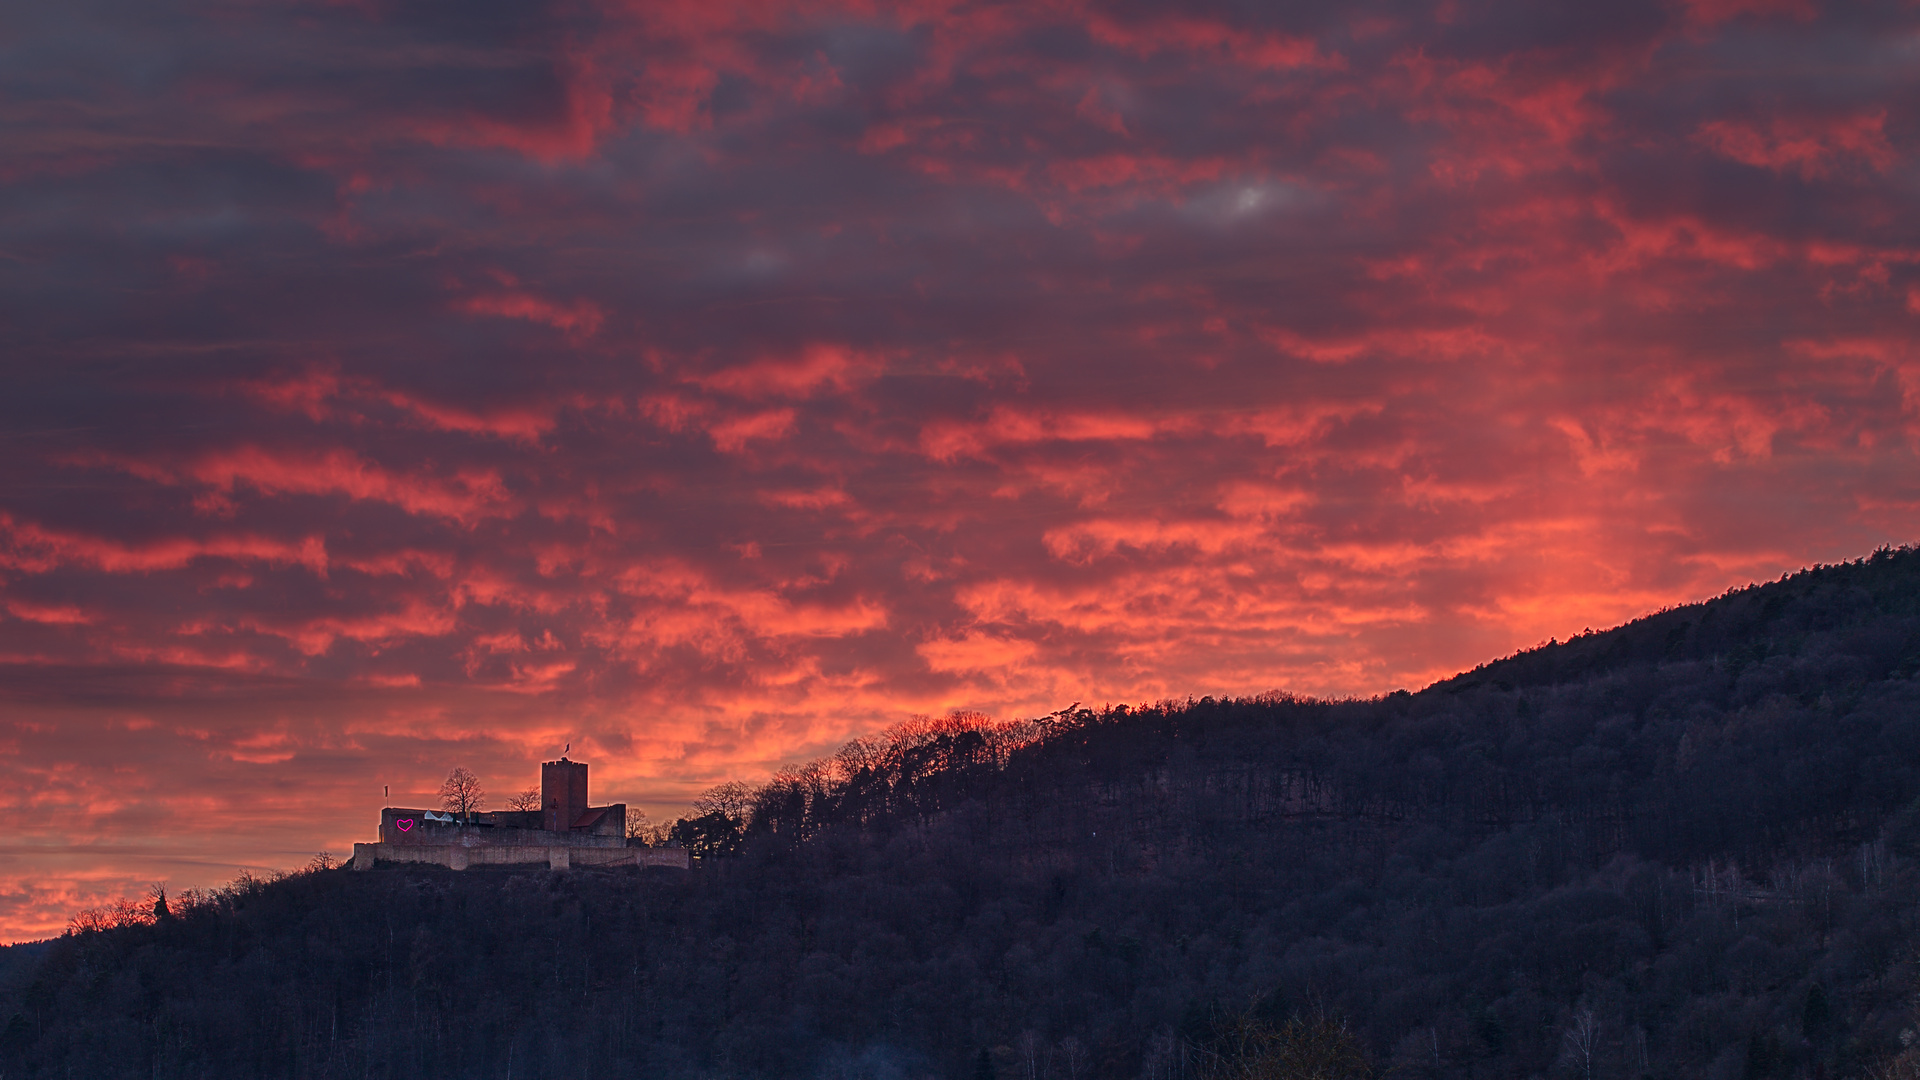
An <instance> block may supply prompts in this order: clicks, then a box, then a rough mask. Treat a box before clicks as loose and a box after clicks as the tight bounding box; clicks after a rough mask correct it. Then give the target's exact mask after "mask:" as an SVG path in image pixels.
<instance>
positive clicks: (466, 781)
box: [440, 765, 487, 816]
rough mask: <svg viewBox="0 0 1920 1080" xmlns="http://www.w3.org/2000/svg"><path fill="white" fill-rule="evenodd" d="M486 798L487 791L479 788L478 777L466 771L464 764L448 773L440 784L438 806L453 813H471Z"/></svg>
mask: <svg viewBox="0 0 1920 1080" xmlns="http://www.w3.org/2000/svg"><path fill="white" fill-rule="evenodd" d="M486 798H487V793H486V792H484V791H482V790H481V789H480V778H479V777H477V776H475V775H473V774H472V773H471V772H468V771H467V768H466V766H464V765H462V766H459V767H457V768H455V769H454V770H453V771H452V772H450V773H448V774H447V782H446V783H444V784H441V785H440V808H441V809H442V810H447V811H450V812H452V813H455V814H461V815H463V816H464V815H471V814H472V813H473V812H474V811H476V810H478V809H480V806H481V804H482V803H484V802H485V801H486Z"/></svg>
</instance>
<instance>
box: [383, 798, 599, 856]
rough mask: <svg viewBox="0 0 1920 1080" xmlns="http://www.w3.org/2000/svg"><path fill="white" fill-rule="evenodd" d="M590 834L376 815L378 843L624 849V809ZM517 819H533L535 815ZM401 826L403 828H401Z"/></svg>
mask: <svg viewBox="0 0 1920 1080" xmlns="http://www.w3.org/2000/svg"><path fill="white" fill-rule="evenodd" d="M607 809H608V811H609V812H608V813H607V815H606V816H605V817H603V818H602V819H601V821H600V823H599V824H598V825H597V826H596V827H595V828H594V829H592V830H590V831H589V830H585V829H581V830H561V831H559V832H548V831H547V830H545V829H539V828H515V827H514V826H512V825H499V824H494V823H493V822H490V821H487V820H486V819H485V817H484V816H482V818H481V820H479V821H476V822H474V823H472V824H468V823H467V822H464V821H455V822H451V823H449V822H443V821H428V820H427V818H426V811H424V810H410V809H407V808H405V807H389V808H387V809H385V810H382V811H380V842H381V843H383V844H397V845H405V846H409V847H419V846H424V847H435V846H445V845H448V844H458V845H462V846H466V847H479V846H489V847H497V846H506V847H553V846H556V845H564V846H568V847H625V846H626V844H627V837H626V825H625V823H626V806H625V804H620V803H616V804H615V805H614V806H611V807H608V808H607ZM514 816H515V817H516V818H519V817H528V818H531V817H537V816H538V815H535V814H526V815H520V814H515V815H514ZM496 820H497V819H496ZM402 824H405V825H406V828H404V829H403V828H401V827H400V826H401V825H402Z"/></svg>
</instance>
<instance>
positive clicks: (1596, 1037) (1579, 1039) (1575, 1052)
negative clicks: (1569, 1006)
mask: <svg viewBox="0 0 1920 1080" xmlns="http://www.w3.org/2000/svg"><path fill="white" fill-rule="evenodd" d="M1560 1045H1561V1047H1562V1049H1563V1050H1564V1051H1565V1053H1566V1056H1567V1058H1568V1059H1569V1060H1571V1061H1572V1062H1573V1064H1574V1065H1575V1066H1577V1067H1578V1068H1579V1069H1580V1071H1581V1074H1582V1075H1584V1076H1585V1077H1586V1078H1587V1080H1593V1055H1594V1053H1595V1052H1596V1051H1597V1050H1599V1049H1600V1018H1599V1017H1597V1016H1595V1015H1593V1010H1592V1009H1587V1008H1582V1009H1581V1010H1580V1011H1579V1012H1576V1013H1574V1014H1573V1023H1572V1024H1571V1025H1569V1026H1568V1028H1567V1031H1566V1034H1564V1035H1562V1036H1561V1037H1560Z"/></svg>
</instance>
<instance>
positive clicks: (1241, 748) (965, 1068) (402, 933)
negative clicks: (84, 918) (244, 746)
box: [0, 550, 1920, 1080]
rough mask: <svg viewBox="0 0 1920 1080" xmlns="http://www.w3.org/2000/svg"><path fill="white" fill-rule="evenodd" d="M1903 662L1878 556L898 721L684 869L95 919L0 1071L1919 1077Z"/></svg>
mask: <svg viewBox="0 0 1920 1080" xmlns="http://www.w3.org/2000/svg"><path fill="white" fill-rule="evenodd" d="M1916 670H1920V552H1915V551H1911V550H1899V551H1890V550H1889V551H1881V552H1877V553H1875V554H1874V555H1873V556H1872V557H1870V558H1867V559H1863V560H1860V561H1857V562H1853V563H1847V564H1842V565H1837V566H1823V567H1817V568H1814V569H1811V570H1807V571H1803V572H1801V573H1798V574H1795V575H1792V576H1790V577H1787V578H1784V579H1782V580H1781V581H1778V582H1773V583H1769V584H1765V585H1761V586H1756V587H1752V588H1747V589H1742V590H1737V591H1734V592H1730V593H1728V594H1727V595H1725V596H1722V597H1719V598H1717V599H1715V600H1712V601H1709V602H1707V603H1704V604H1697V605H1690V606H1687V607H1683V608H1677V609H1674V610H1671V611H1666V612H1662V613H1659V614H1657V615H1653V616H1650V617H1648V618H1645V619H1641V620H1638V621H1636V622H1633V623H1631V624H1629V625H1627V626H1624V627H1620V628H1617V629H1614V630H1610V631H1606V632H1603V633H1592V634H1586V635H1583V636H1581V637H1579V638H1577V639H1574V640H1572V641H1569V642H1564V643H1560V642H1555V643H1550V644H1548V645H1546V646H1544V647H1541V648H1538V649H1533V650H1529V651H1527V652H1524V653H1521V654H1519V655H1516V656H1513V657H1510V658H1507V659H1504V660H1501V661H1497V662H1494V663H1491V664H1487V665H1485V666H1483V667H1481V668H1478V669H1475V670H1474V671H1472V672H1468V673H1465V674H1463V675H1460V676H1458V677H1456V678H1452V679H1448V680H1445V681H1443V682H1440V683H1437V684H1435V685H1434V686H1432V687H1429V688H1427V689H1425V690H1423V691H1421V692H1419V693H1406V692H1398V693H1395V694H1391V695H1388V696H1386V697H1383V698H1378V699H1373V700H1366V701H1316V700H1303V699H1295V698H1291V697H1287V696H1284V695H1278V696H1268V697H1262V698H1257V699H1249V700H1228V701H1216V700H1212V699H1203V700H1198V701H1188V702H1182V703H1171V704H1164V705H1160V706H1154V707H1149V708H1112V709H1105V710H1099V711H1094V710H1087V709H1080V708H1077V707H1076V708H1070V709H1066V710H1062V711H1061V712H1059V713H1056V714H1054V715H1052V716H1049V717H1044V718H1040V719H1038V720H1032V721H1024V722H1020V723H1013V724H994V723H991V722H987V721H985V720H984V719H983V718H977V717H966V716H958V717H951V718H948V719H946V720H944V721H930V722H924V723H918V724H911V725H904V726H903V727H901V728H899V729H896V730H895V731H894V732H891V733H889V735H888V736H887V737H885V738H882V739H876V740H856V741H855V742H854V743H852V744H849V746H848V747H847V748H846V749H845V750H843V751H842V752H841V753H840V754H838V755H836V756H835V757H834V758H833V759H830V760H828V761H823V762H816V763H812V764H810V765H807V766H801V767H796V768H793V769H790V770H786V771H784V772H783V773H782V774H781V775H779V776H777V777H776V778H775V779H774V780H773V781H772V782H770V783H768V784H766V785H763V786H761V787H758V788H747V787H745V786H738V785H736V786H729V787H726V788H722V789H718V790H716V791H715V792H713V793H711V794H710V795H709V797H708V798H707V799H705V800H704V801H703V803H702V804H701V805H700V807H699V808H698V809H699V813H698V814H696V815H695V816H693V817H691V818H689V819H687V820H684V821H682V822H680V823H678V824H677V825H676V826H675V827H674V830H673V834H674V836H675V838H676V839H677V840H678V841H679V842H681V843H684V844H686V845H688V846H690V847H692V848H694V849H695V851H696V852H697V853H698V854H699V855H700V856H701V857H700V858H699V859H698V860H696V865H695V869H694V870H693V871H692V872H691V873H682V872H677V871H660V870H652V871H630V872H604V873H596V872H586V871H575V872H573V873H569V874H551V873H547V872H544V871H543V872H539V873H517V872H482V871H468V872H466V873H464V874H455V873H451V872H444V871H406V872H401V871H376V872H372V873H360V874H356V873H351V872H347V871H342V870H338V869H331V868H327V867H325V866H319V867H315V868H312V869H310V870H308V871H305V872H301V873H298V874H294V875H290V876H287V877H285V878H283V879H279V880H274V881H255V880H243V881H241V882H236V883H235V884H234V885H232V886H230V887H229V888H227V889H224V890H219V891H216V892H213V893H208V894H199V895H192V896H188V897H184V898H175V899H174V902H173V903H172V905H171V907H170V909H169V912H168V913H167V914H166V915H165V916H164V917H159V918H155V917H152V916H150V915H141V914H138V913H135V912H134V911H133V910H132V909H128V910H127V911H125V912H123V913H122V915H121V916H120V917H118V918H115V919H105V920H101V919H95V920H92V921H90V922H87V923H86V925H87V926H89V927H97V928H88V929H77V930H76V931H75V932H73V933H70V934H69V935H67V936H65V937H63V938H61V939H59V940H58V941H56V942H55V943H54V944H53V945H52V946H50V947H48V948H47V949H46V951H45V954H44V958H43V959H41V960H40V961H39V962H38V964H37V968H36V969H35V970H34V971H33V972H32V973H31V978H30V979H29V980H28V981H27V982H26V983H25V985H24V986H23V987H21V988H20V989H18V990H17V991H15V992H13V993H12V994H11V995H10V996H9V997H7V998H6V999H5V1000H4V1001H0V1015H4V1016H7V1017H8V1020H7V1022H6V1024H5V1027H4V1030H0V1070H3V1071H4V1074H5V1076H7V1077H28V1076H49V1077H50V1076H68V1075H73V1076H88V1077H118V1076H126V1077H133V1076H140V1077H189V1076H191V1077H227V1076H234V1077H239V1076H246V1077H265V1076H285V1077H336V1076H337V1077H347V1076H353V1077H367V1076H382V1077H442V1076H444V1077H501V1078H506V1077H547V1076H551V1077H567V1076H581V1075H589V1076H603V1075H605V1076H627V1075H633V1076H648V1077H813V1076H830V1077H864V1076H871V1077H892V1076H901V1077H905V1076H923V1075H924V1076H938V1077H955V1078H977V1077H985V1076H999V1077H1006V1078H1011V1077H1016V1076H1017V1077H1022V1078H1025V1080H1039V1078H1040V1077H1058V1078H1071V1080H1079V1078H1082V1077H1113V1078H1128V1080H1131V1078H1134V1077H1150V1078H1162V1077H1167V1078H1171V1077H1178V1076H1196V1077H1219V1076H1247V1077H1252V1076H1304V1075H1318V1076H1325V1077H1335V1076H1359V1075H1366V1074H1368V1073H1372V1074H1374V1075H1380V1074H1384V1073H1387V1072H1392V1073H1393V1075H1395V1076H1410V1077H1411V1076H1424V1077H1442V1076H1444V1077H1476V1078H1478V1077H1485V1078H1495V1077H1514V1078H1520V1077H1535V1076H1546V1075H1568V1076H1576V1075H1577V1076H1583V1077H1587V1078H1589V1080H1590V1078H1592V1077H1600V1076H1607V1077H1675V1078H1677V1077H1724V1078H1741V1080H1757V1078H1762V1077H1782V1078H1786V1077H1812V1076H1819V1077H1841V1076H1854V1075H1861V1074H1862V1073H1864V1072H1865V1071H1867V1070H1868V1069H1870V1068H1872V1069H1890V1070H1894V1072H1893V1073H1891V1074H1890V1075H1914V1074H1920V1061H1916V1060H1915V1059H1916V1058H1920V1050H1915V1051H1907V1050H1903V1046H1904V1045H1905V1044H1906V1043H1909V1042H1912V1041H1913V1039H1914V1036H1913V1027H1912V1026H1913V1025H1914V1023H1915V1017H1914V1016H1913V1007H1914V1006H1913V1001H1914V995H1915V993H1916V991H1920V978H1917V976H1920V969H1917V968H1916V966H1915V960H1916V952H1915V948H1914V946H1915V944H1916V942H1920V937H1917V936H1916V930H1920V927H1917V926H1916V920H1920V908H1916V905H1915V904H1914V902H1913V897H1914V896H1916V895H1920V802H1916V800H1917V799H1920V682H1916V681H1915V679H1914V675H1915V672H1916ZM109 923H111V924H114V925H107V924H109ZM1900 1070H1907V1071H1906V1072H1900Z"/></svg>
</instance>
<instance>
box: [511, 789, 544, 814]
mask: <svg viewBox="0 0 1920 1080" xmlns="http://www.w3.org/2000/svg"><path fill="white" fill-rule="evenodd" d="M507 809H509V810H520V811H523V812H524V811H527V810H538V809H540V789H539V788H537V787H530V788H528V789H527V790H525V791H523V792H521V793H520V794H518V795H515V796H513V797H512V798H510V799H508V800H507Z"/></svg>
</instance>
